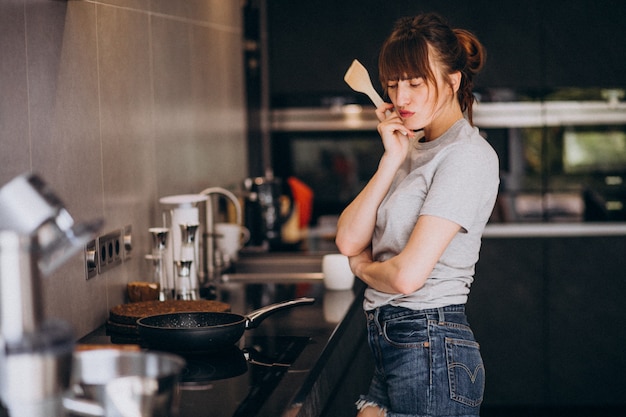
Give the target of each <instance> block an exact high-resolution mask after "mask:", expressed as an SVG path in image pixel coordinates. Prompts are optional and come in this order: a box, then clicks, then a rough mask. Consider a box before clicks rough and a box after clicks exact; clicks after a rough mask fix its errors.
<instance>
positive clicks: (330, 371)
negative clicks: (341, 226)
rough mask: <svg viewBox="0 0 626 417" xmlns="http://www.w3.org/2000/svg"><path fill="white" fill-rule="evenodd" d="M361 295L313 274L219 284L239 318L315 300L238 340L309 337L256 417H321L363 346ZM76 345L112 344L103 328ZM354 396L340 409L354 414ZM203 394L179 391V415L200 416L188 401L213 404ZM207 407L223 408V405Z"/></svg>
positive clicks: (360, 288)
mask: <svg viewBox="0 0 626 417" xmlns="http://www.w3.org/2000/svg"><path fill="white" fill-rule="evenodd" d="M363 291H364V285H363V284H362V283H361V282H360V281H359V280H355V286H354V288H353V289H352V290H347V291H327V290H325V288H324V286H323V283H322V282H321V279H320V278H319V277H318V276H316V275H312V278H311V279H309V280H306V279H299V280H297V281H294V282H288V281H284V280H281V281H280V282H278V283H276V282H272V281H271V280H268V281H265V282H263V283H258V282H256V283H253V282H229V283H224V284H220V285H219V289H218V299H219V300H221V301H224V302H227V303H229V304H230V305H231V310H232V311H233V312H234V313H239V314H241V313H244V314H245V313H248V312H250V311H252V310H254V309H257V308H259V307H262V306H265V305H268V304H271V303H274V302H279V301H283V300H287V299H292V298H297V297H302V296H307V297H313V298H315V299H316V302H315V304H313V305H307V306H297V307H294V308H291V309H288V310H283V311H280V312H277V313H274V314H272V315H271V316H269V317H268V318H266V319H265V320H263V322H262V323H261V324H260V325H259V327H258V328H256V329H251V330H247V331H246V332H245V333H244V336H243V337H242V339H241V340H240V341H239V343H238V346H239V347H241V348H243V347H245V346H246V341H249V343H250V342H251V341H252V339H253V338H255V337H259V336H260V337H264V336H290V337H305V338H309V342H308V344H307V345H306V346H305V347H304V349H303V351H302V353H301V354H300V355H299V356H298V358H297V359H296V361H295V362H294V363H293V364H292V365H291V367H290V368H289V369H288V371H287V372H286V373H285V374H284V375H283V376H282V379H281V380H280V382H279V383H278V385H277V386H276V388H275V389H274V390H273V391H272V393H271V394H270V395H269V397H268V399H267V400H266V401H265V402H264V403H263V405H262V407H261V408H260V409H259V410H258V412H257V413H256V414H254V415H255V416H267V417H270V416H271V417H276V416H285V417H295V416H301V417H303V416H317V415H321V413H322V410H323V409H324V408H325V407H327V406H328V403H329V402H332V401H333V398H332V397H333V394H334V393H335V392H336V390H337V389H338V387H339V386H340V385H342V381H343V378H344V377H345V374H346V373H348V371H350V373H352V372H353V371H352V370H351V364H353V361H354V360H355V358H357V357H358V351H362V350H363V348H366V339H365V317H364V315H363V312H362V307H361V301H362V296H363ZM79 343H88V344H108V343H111V342H110V340H109V337H108V336H107V335H106V331H105V329H104V327H102V328H99V329H97V330H96V331H94V332H92V333H91V334H89V335H87V336H86V337H84V338H82V339H81V340H80V341H79ZM361 372H365V373H366V375H365V377H364V378H363V380H364V381H365V382H367V381H368V380H369V379H368V375H367V370H365V371H361ZM357 373H358V372H357ZM351 385H354V384H351ZM354 389H356V390H359V389H364V387H355V388H354ZM357 392H358V391H355V392H353V393H350V394H348V395H347V396H346V395H342V398H341V399H340V401H341V402H345V403H346V404H345V405H341V406H343V407H347V408H346V409H347V410H351V409H352V410H353V409H354V405H353V404H354V402H355V401H356V400H357V399H358V394H357ZM202 396H203V394H202V393H198V392H195V391H189V392H188V391H185V390H182V392H181V404H182V405H181V415H180V417H200V414H198V412H197V411H195V410H197V409H199V408H200V407H198V406H197V405H196V406H194V407H192V406H191V403H192V402H194V401H196V402H198V401H199V402H206V401H212V400H208V399H207V398H206V397H205V398H204V399H202ZM350 396H353V398H350ZM222 401H228V399H222ZM187 406H189V407H187ZM203 406H205V404H203ZM208 406H209V407H222V406H223V404H208ZM203 409H204V410H206V408H203ZM190 410H194V411H190ZM202 415H204V414H202ZM212 415H213V414H212ZM220 415H221V414H220Z"/></svg>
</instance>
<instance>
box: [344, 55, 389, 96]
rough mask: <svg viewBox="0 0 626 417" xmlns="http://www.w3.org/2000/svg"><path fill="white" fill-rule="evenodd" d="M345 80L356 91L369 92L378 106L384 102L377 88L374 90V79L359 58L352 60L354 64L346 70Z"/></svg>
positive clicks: (368, 94)
mask: <svg viewBox="0 0 626 417" xmlns="http://www.w3.org/2000/svg"><path fill="white" fill-rule="evenodd" d="M343 80H344V81H345V82H346V83H347V84H348V85H349V86H350V88H352V89H353V90H354V91H358V92H359V93H365V94H367V96H368V97H369V98H370V100H372V102H373V103H374V105H375V106H376V107H379V106H380V105H381V104H383V99H382V98H381V97H380V95H379V94H378V93H377V92H376V90H374V86H373V85H372V80H371V79H370V75H369V73H368V72H367V69H366V68H365V67H364V66H363V64H361V63H360V62H359V61H358V60H356V59H355V60H354V61H352V65H350V68H348V71H346V75H344V77H343Z"/></svg>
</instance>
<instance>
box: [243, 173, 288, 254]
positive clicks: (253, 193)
mask: <svg viewBox="0 0 626 417" xmlns="http://www.w3.org/2000/svg"><path fill="white" fill-rule="evenodd" d="M243 186H244V217H245V224H246V227H247V228H248V230H250V240H249V243H248V245H250V246H262V247H265V246H267V248H268V249H269V250H279V249H281V248H282V247H283V239H282V234H281V230H282V226H283V225H284V224H285V222H286V221H287V220H288V219H289V218H290V217H291V215H292V213H293V209H294V204H293V199H292V196H291V191H290V189H289V187H286V186H285V185H284V184H283V181H282V180H281V179H280V178H276V177H273V176H265V177H256V178H246V179H245V180H244V182H243ZM285 200H287V202H288V209H287V210H284V209H283V202H284V201H285Z"/></svg>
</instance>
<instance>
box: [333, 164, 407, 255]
mask: <svg viewBox="0 0 626 417" xmlns="http://www.w3.org/2000/svg"><path fill="white" fill-rule="evenodd" d="M390 162H391V161H390ZM390 162H387V161H385V158H384V156H383V159H381V162H380V164H379V167H378V170H377V171H376V173H374V176H373V177H372V178H371V179H370V181H369V182H368V183H367V185H366V186H365V187H364V188H363V190H362V191H361V192H360V193H359V195H357V197H356V198H355V199H354V200H353V201H352V202H351V203H350V204H349V205H348V207H346V209H345V210H344V211H343V212H342V213H341V216H340V217H339V221H338V223H337V236H336V240H335V243H336V244H337V247H338V248H339V251H340V252H341V253H343V254H344V255H347V256H355V255H358V254H360V253H361V252H363V251H364V250H365V249H366V248H367V247H369V246H370V244H371V242H372V235H373V233H374V227H375V226H376V213H377V211H378V207H379V206H380V203H381V202H382V201H383V199H384V198H385V195H386V194H387V192H388V191H389V187H391V183H392V182H393V179H394V176H395V173H396V171H397V169H398V164H397V163H396V164H392V163H390Z"/></svg>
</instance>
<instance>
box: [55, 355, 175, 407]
mask: <svg viewBox="0 0 626 417" xmlns="http://www.w3.org/2000/svg"><path fill="white" fill-rule="evenodd" d="M72 363H73V364H72V376H71V384H70V385H71V393H70V394H68V395H67V396H66V398H64V400H63V405H64V406H65V408H66V409H68V410H69V411H71V412H72V413H77V414H79V415H84V416H106V417H130V416H146V417H166V416H167V417H169V416H172V415H176V414H175V413H176V407H177V406H178V398H177V396H178V390H177V388H178V383H179V379H180V374H181V372H182V370H183V367H184V366H185V360H184V359H183V358H181V357H179V356H177V355H173V354H169V353H160V352H139V351H129V350H119V349H95V350H85V351H80V352H75V353H74V356H73V361H72ZM131 410H132V411H134V413H130V411H131Z"/></svg>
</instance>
